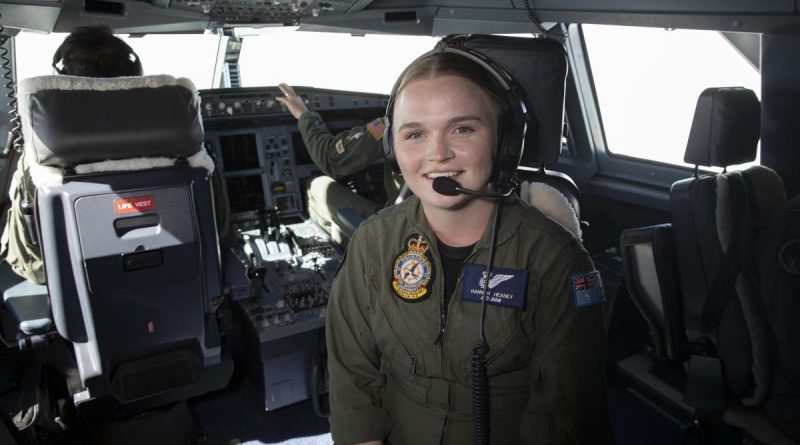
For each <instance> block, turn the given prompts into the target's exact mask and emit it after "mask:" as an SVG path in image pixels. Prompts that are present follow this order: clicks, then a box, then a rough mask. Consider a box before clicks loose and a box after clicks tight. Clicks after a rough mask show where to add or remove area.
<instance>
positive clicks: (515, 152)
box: [383, 46, 527, 190]
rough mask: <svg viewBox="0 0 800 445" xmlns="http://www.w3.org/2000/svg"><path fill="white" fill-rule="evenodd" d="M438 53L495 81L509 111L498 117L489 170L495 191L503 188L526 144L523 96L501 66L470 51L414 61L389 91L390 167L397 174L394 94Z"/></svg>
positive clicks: (386, 144) (446, 50) (437, 50)
mask: <svg viewBox="0 0 800 445" xmlns="http://www.w3.org/2000/svg"><path fill="white" fill-rule="evenodd" d="M439 53H452V54H457V55H459V56H462V57H465V58H467V59H468V60H471V61H472V62H474V63H476V64H477V65H478V66H480V67H481V68H482V69H484V70H485V71H486V72H487V73H489V74H490V76H491V77H492V78H493V79H494V81H495V84H496V87H497V89H498V91H492V93H493V94H496V93H501V94H500V97H499V98H500V100H502V101H503V102H504V103H505V104H506V105H507V107H508V109H507V110H506V111H505V112H504V113H502V114H501V115H500V116H499V119H498V133H497V144H498V146H497V151H496V153H495V159H494V165H493V166H492V176H491V179H490V181H492V182H494V184H495V186H496V188H497V189H498V190H502V189H504V188H506V187H507V186H508V184H509V182H510V181H511V178H512V176H513V174H514V171H515V170H516V168H517V166H518V165H519V161H520V159H521V157H522V149H523V147H522V145H523V143H524V140H525V129H526V118H527V106H526V104H525V101H524V100H522V96H521V95H520V94H519V91H520V90H519V87H518V86H517V83H516V82H515V81H514V78H513V77H511V76H510V75H509V74H508V72H507V71H506V70H505V69H503V68H502V67H501V66H500V65H498V64H496V63H495V62H494V61H493V60H491V59H489V58H488V57H486V56H485V55H483V54H481V53H478V52H476V51H472V50H470V49H468V48H454V47H448V46H440V47H437V48H434V49H433V50H431V51H428V52H427V53H425V54H423V55H421V56H420V57H417V58H416V59H415V60H414V61H413V62H411V64H410V65H408V67H406V69H405V70H403V72H402V73H401V74H400V76H399V77H398V78H397V81H396V82H395V84H394V86H393V87H392V92H391V96H390V97H389V102H388V103H387V105H386V122H387V125H386V129H385V130H384V137H383V150H384V154H385V155H386V159H387V161H388V162H389V165H390V166H391V167H392V168H394V169H395V170H398V167H397V160H396V158H395V153H394V140H393V137H392V129H391V127H392V123H393V117H394V102H395V99H396V97H397V90H398V89H399V88H400V85H401V84H402V82H403V80H404V79H405V77H406V75H407V74H408V72H409V71H410V70H411V69H412V68H413V67H415V66H416V65H417V64H419V63H420V62H422V61H423V60H426V59H428V58H430V57H432V56H434V55H436V54H439Z"/></svg>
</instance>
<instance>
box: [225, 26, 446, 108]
mask: <svg viewBox="0 0 800 445" xmlns="http://www.w3.org/2000/svg"><path fill="white" fill-rule="evenodd" d="M236 35H237V36H239V37H241V38H242V49H241V53H240V56H239V68H240V72H241V78H242V86H244V87H249V86H263V85H277V84H279V83H281V82H285V83H288V84H290V85H303V86H310V87H315V88H327V89H334V90H347V91H361V92H367V93H379V94H389V92H390V91H391V89H392V86H393V85H394V82H395V80H397V77H398V76H399V75H400V73H401V72H402V71H403V69H404V68H405V67H406V66H407V65H408V64H409V63H411V61H412V60H414V59H415V58H417V57H418V56H420V55H421V54H422V53H424V52H426V51H429V50H430V49H432V48H433V46H434V45H435V44H436V42H437V41H438V40H439V38H437V37H427V36H396V35H377V34H367V35H364V36H352V35H350V34H343V33H320V32H304V31H297V30H296V28H288V27H284V28H262V29H258V30H253V29H237V30H236Z"/></svg>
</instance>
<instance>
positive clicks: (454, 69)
mask: <svg viewBox="0 0 800 445" xmlns="http://www.w3.org/2000/svg"><path fill="white" fill-rule="evenodd" d="M446 75H452V76H458V77H462V78H464V79H467V80H469V81H470V82H472V83H474V84H475V85H477V86H479V87H480V88H481V89H483V90H484V91H486V92H487V93H488V94H489V96H490V97H491V99H492V102H493V103H494V104H495V105H496V107H497V111H498V114H499V115H501V116H502V114H503V113H505V111H506V110H507V109H508V107H509V105H508V104H507V103H506V102H505V100H503V99H501V97H506V94H505V93H504V92H502V88H501V87H500V85H498V82H497V79H496V78H495V77H494V76H493V75H492V74H491V73H489V72H488V71H487V70H486V68H484V67H482V66H480V65H479V64H478V63H477V62H474V61H472V60H470V59H468V58H466V57H464V56H462V55H459V54H456V53H451V52H438V53H433V54H431V55H430V56H429V57H426V58H424V59H422V60H420V61H418V62H417V63H416V64H415V65H414V66H412V67H411V68H409V69H408V71H406V72H405V74H404V76H403V78H402V79H401V80H400V84H399V85H398V86H397V91H395V92H394V97H398V96H399V95H400V93H401V92H402V91H403V89H404V88H405V87H406V86H407V85H408V84H410V83H411V82H414V81H416V80H420V79H433V78H436V77H439V76H446ZM395 103H396V102H395ZM392 111H394V110H392Z"/></svg>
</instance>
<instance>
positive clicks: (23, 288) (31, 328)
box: [3, 281, 53, 335]
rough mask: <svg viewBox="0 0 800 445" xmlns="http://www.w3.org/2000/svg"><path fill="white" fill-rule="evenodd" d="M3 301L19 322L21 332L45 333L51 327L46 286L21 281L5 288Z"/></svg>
mask: <svg viewBox="0 0 800 445" xmlns="http://www.w3.org/2000/svg"><path fill="white" fill-rule="evenodd" d="M3 301H5V304H6V307H8V308H9V310H10V311H11V313H12V314H13V315H14V318H16V320H17V322H19V330H20V331H21V332H22V333H23V334H25V335H39V334H45V333H47V332H48V331H49V330H50V329H51V328H52V326H53V318H52V316H51V315H50V300H49V299H48V296H47V286H44V285H41V284H35V283H31V282H30V281H23V282H21V283H18V284H15V285H14V286H12V287H10V288H8V289H6V291H5V292H3Z"/></svg>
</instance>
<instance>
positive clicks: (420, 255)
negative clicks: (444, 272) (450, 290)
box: [392, 234, 435, 303]
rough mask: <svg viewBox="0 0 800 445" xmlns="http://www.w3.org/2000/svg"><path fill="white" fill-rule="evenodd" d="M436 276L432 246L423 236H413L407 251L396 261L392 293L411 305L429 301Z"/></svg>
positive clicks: (393, 271) (406, 248)
mask: <svg viewBox="0 0 800 445" xmlns="http://www.w3.org/2000/svg"><path fill="white" fill-rule="evenodd" d="M434 274H435V270H434V267H433V261H432V256H431V252H430V244H429V243H428V242H427V241H426V240H425V238H423V237H422V235H419V234H414V235H411V236H410V237H408V238H407V239H406V242H405V249H404V250H403V251H402V252H400V254H398V255H397V257H396V258H395V260H394V266H392V291H394V294H395V295H397V297H398V298H400V299H401V300H403V301H407V302H409V303H416V302H419V301H424V300H427V299H428V297H429V296H430V295H431V288H430V284H431V282H432V281H433V277H434Z"/></svg>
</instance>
